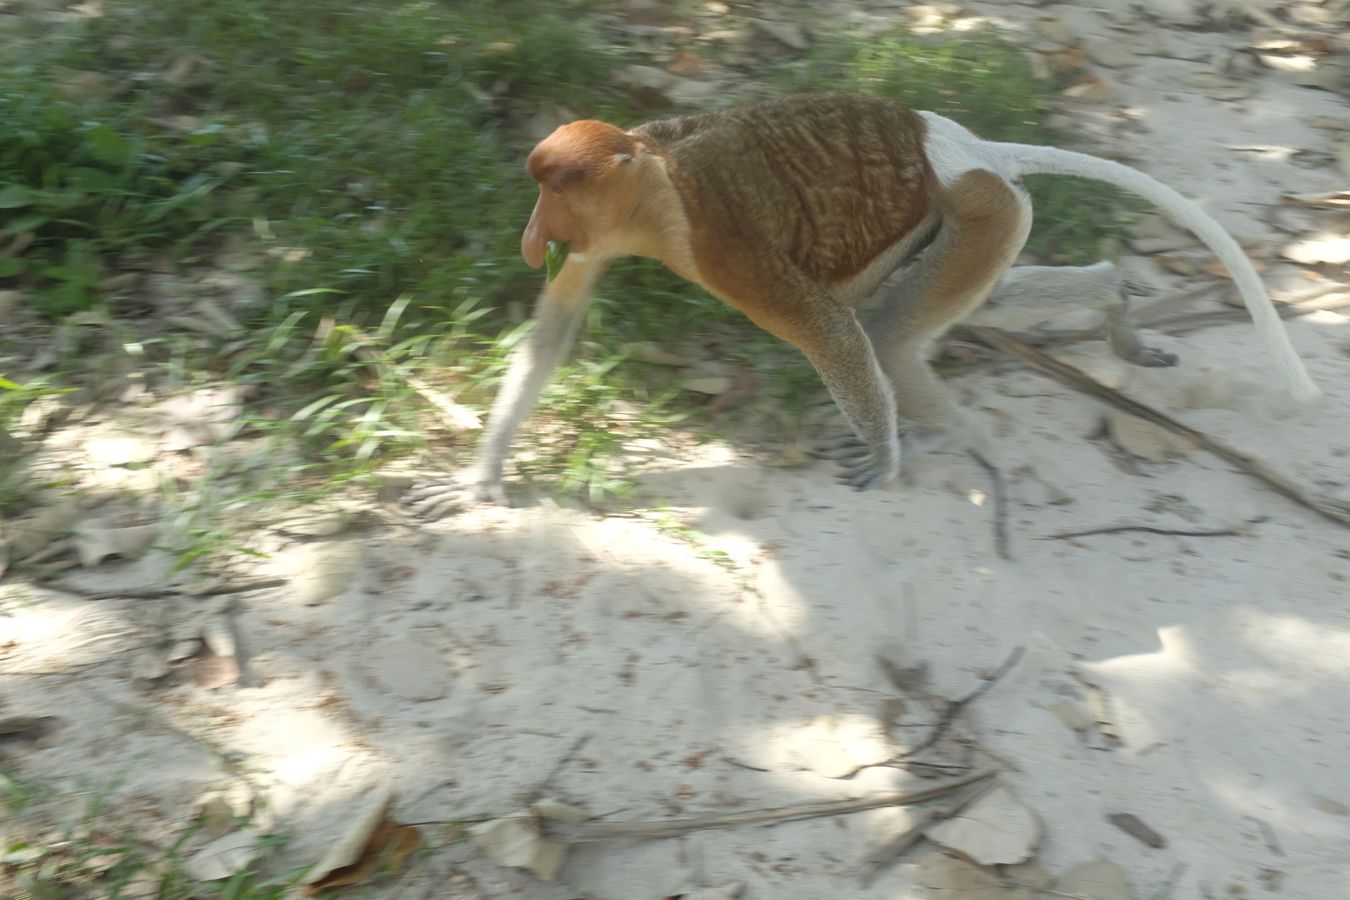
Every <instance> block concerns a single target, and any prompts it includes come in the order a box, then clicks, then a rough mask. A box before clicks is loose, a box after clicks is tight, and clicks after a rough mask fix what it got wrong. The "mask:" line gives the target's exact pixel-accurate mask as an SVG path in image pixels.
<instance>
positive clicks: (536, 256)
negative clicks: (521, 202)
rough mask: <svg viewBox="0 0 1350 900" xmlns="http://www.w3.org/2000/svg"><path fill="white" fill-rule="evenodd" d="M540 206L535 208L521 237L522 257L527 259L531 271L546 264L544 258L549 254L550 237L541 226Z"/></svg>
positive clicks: (526, 262) (526, 263)
mask: <svg viewBox="0 0 1350 900" xmlns="http://www.w3.org/2000/svg"><path fill="white" fill-rule="evenodd" d="M539 219H540V216H539V204H538V203H536V204H535V206H534V212H532V213H530V221H529V224H527V225H526V226H525V230H524V231H523V232H522V233H521V235H520V255H521V256H523V257H525V265H527V266H529V267H530V268H531V269H537V268H539V267H540V266H542V265H543V264H544V256H545V255H546V254H547V253H548V235H546V234H545V233H544V229H543V228H542V227H541V226H540V224H539Z"/></svg>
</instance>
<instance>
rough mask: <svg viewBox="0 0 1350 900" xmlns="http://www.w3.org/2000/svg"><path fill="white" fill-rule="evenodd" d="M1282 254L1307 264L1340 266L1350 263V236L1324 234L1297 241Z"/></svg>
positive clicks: (1284, 249) (1281, 252)
mask: <svg viewBox="0 0 1350 900" xmlns="http://www.w3.org/2000/svg"><path fill="white" fill-rule="evenodd" d="M1280 255H1281V256H1283V257H1285V258H1286V259H1292V260H1293V261H1294V262H1296V263H1303V264H1304V265H1305V266H1315V265H1321V264H1323V263H1328V264H1330V265H1333V266H1340V265H1344V264H1346V263H1350V237H1347V236H1345V235H1339V234H1323V235H1319V236H1317V237H1313V238H1308V239H1307V240H1303V241H1295V242H1294V243H1292V244H1289V245H1287V246H1285V247H1284V248H1282V249H1281V250H1280Z"/></svg>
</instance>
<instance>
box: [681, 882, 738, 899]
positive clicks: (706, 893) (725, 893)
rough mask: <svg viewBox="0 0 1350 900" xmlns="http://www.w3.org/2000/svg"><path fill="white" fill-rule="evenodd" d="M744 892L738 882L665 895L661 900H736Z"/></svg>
mask: <svg viewBox="0 0 1350 900" xmlns="http://www.w3.org/2000/svg"><path fill="white" fill-rule="evenodd" d="M744 891H745V885H744V884H742V883H741V882H739V881H733V882H731V884H724V885H722V886H721V887H715V888H699V889H698V890H696V891H686V892H684V893H680V894H667V895H666V896H665V897H663V898H662V900H737V898H738V897H740V896H741V894H742V892H744Z"/></svg>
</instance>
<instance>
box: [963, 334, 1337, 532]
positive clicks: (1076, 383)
mask: <svg viewBox="0 0 1350 900" xmlns="http://www.w3.org/2000/svg"><path fill="white" fill-rule="evenodd" d="M965 331H966V333H968V334H970V335H972V336H973V337H975V338H976V339H977V340H979V341H981V342H982V343H985V344H987V345H989V346H990V347H993V348H995V349H997V350H1001V351H1002V352H1004V353H1006V354H1008V355H1009V356H1012V357H1014V358H1016V359H1019V360H1021V361H1022V362H1024V363H1026V364H1027V365H1028V366H1030V367H1031V368H1033V369H1036V370H1037V371H1040V372H1044V373H1045V374H1047V375H1051V376H1053V377H1054V378H1056V379H1058V380H1060V381H1062V382H1064V383H1065V384H1067V385H1069V386H1070V387H1073V388H1077V389H1078V390H1080V391H1082V392H1083V393H1085V394H1090V395H1092V396H1094V397H1096V398H1097V399H1099V400H1104V401H1106V402H1107V403H1110V404H1111V405H1112V406H1115V407H1117V408H1118V409H1123V410H1125V411H1126V412H1128V413H1130V414H1131V415H1135V416H1138V417H1139V418H1141V419H1147V420H1148V421H1150V422H1152V423H1153V424H1155V425H1161V426H1162V427H1163V428H1166V429H1167V430H1168V431H1171V432H1173V433H1175V434H1179V435H1181V436H1182V437H1185V438H1188V439H1190V440H1191V441H1193V442H1195V443H1196V444H1198V445H1199V446H1201V447H1204V448H1205V449H1206V450H1208V451H1209V452H1210V453H1213V454H1214V455H1215V456H1217V457H1219V458H1220V459H1222V460H1224V461H1225V462H1227V463H1231V464H1232V465H1234V466H1237V467H1238V468H1239V469H1241V470H1243V471H1244V472H1246V473H1247V474H1248V475H1251V476H1252V477H1253V478H1256V479H1258V480H1260V481H1263V482H1265V483H1266V484H1267V485H1269V486H1270V487H1271V488H1273V489H1274V490H1276V491H1278V492H1279V493H1281V494H1283V495H1284V496H1286V497H1288V498H1289V499H1290V500H1293V501H1294V502H1295V503H1297V504H1299V505H1300V506H1303V507H1306V508H1307V509H1310V510H1312V511H1313V512H1315V513H1317V514H1318V515H1319V516H1322V517H1323V518H1324V519H1328V520H1330V521H1332V522H1335V523H1336V524H1338V525H1344V526H1346V527H1350V504H1345V503H1342V502H1340V501H1337V500H1331V499H1327V498H1320V497H1313V496H1310V495H1309V494H1308V493H1307V492H1305V491H1304V490H1303V489H1302V488H1300V487H1299V486H1298V485H1297V484H1295V483H1294V482H1293V481H1291V480H1290V479H1288V478H1286V477H1285V476H1283V475H1281V474H1279V473H1277V472H1275V471H1273V470H1271V469H1270V468H1269V467H1268V466H1266V465H1265V464H1264V463H1262V462H1260V461H1259V460H1256V459H1253V458H1252V457H1250V456H1247V455H1246V454H1245V453H1240V452H1238V451H1237V450H1234V449H1233V448H1232V447H1229V446H1228V445H1227V444H1225V443H1222V442H1221V441H1219V440H1218V439H1216V438H1212V437H1210V436H1209V435H1207V434H1205V433H1204V432H1202V431H1196V430H1195V429H1194V428H1191V427H1189V426H1186V425H1183V424H1181V423H1180V422H1178V421H1177V420H1176V419H1173V418H1172V417H1171V416H1168V415H1166V414H1165V413H1162V412H1159V411H1158V410H1156V409H1154V408H1153V407H1151V406H1146V405H1144V404H1143V403H1140V402H1139V401H1138V400H1135V399H1133V398H1131V397H1127V396H1125V395H1124V394H1122V393H1120V391H1117V390H1115V389H1113V388H1109V387H1107V386H1106V385H1104V384H1102V383H1101V382H1099V381H1097V380H1096V379H1094V378H1092V377H1091V376H1089V375H1087V374H1085V373H1084V372H1082V371H1081V370H1079V369H1076V368H1074V367H1073V366H1071V365H1069V364H1068V363H1063V362H1060V361H1059V360H1057V359H1054V358H1053V357H1051V356H1048V355H1046V354H1045V353H1042V352H1041V351H1040V350H1037V349H1036V348H1035V347H1031V346H1029V345H1027V344H1026V343H1024V342H1022V341H1019V340H1017V339H1016V338H1014V337H1012V336H1011V335H1009V334H1007V333H1006V332H1003V331H999V330H998V329H997V328H987V327H984V326H974V325H972V326H966V328H965Z"/></svg>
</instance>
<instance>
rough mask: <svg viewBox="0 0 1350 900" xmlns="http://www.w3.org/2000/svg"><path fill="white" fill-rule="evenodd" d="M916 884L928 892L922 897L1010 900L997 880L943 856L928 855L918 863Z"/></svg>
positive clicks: (1011, 899)
mask: <svg viewBox="0 0 1350 900" xmlns="http://www.w3.org/2000/svg"><path fill="white" fill-rule="evenodd" d="M917 868H918V870H919V871H918V874H917V876H916V878H915V881H916V882H917V883H918V884H920V885H922V886H923V887H924V888H926V889H927V892H928V893H925V894H924V896H934V897H952V898H957V897H959V898H960V900H1013V897H1014V894H1012V893H1011V892H1010V891H1009V890H1008V889H1007V888H1005V887H1004V886H1003V885H1002V884H1001V883H1000V882H999V880H998V879H997V878H995V877H994V876H993V875H991V874H989V873H988V872H986V871H985V870H984V869H981V868H979V867H978V866H972V865H971V864H970V863H968V862H965V861H963V860H959V859H954V858H953V857H950V856H947V855H946V854H943V853H928V854H925V855H924V856H922V857H920V858H919V860H918V863H917Z"/></svg>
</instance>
